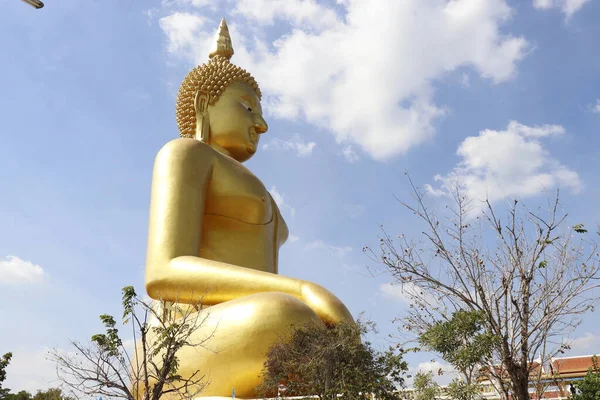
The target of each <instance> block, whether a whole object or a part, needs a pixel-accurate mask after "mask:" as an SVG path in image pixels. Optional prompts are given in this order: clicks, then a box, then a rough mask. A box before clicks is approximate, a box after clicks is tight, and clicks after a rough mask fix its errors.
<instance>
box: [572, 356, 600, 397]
mask: <svg viewBox="0 0 600 400" xmlns="http://www.w3.org/2000/svg"><path fill="white" fill-rule="evenodd" d="M592 362H593V367H592V368H590V369H589V370H588V372H587V374H586V376H585V377H584V378H583V380H582V381H579V382H577V383H575V387H576V388H577V389H578V394H576V395H575V396H573V400H598V399H600V368H599V367H598V359H597V357H596V356H593V357H592Z"/></svg>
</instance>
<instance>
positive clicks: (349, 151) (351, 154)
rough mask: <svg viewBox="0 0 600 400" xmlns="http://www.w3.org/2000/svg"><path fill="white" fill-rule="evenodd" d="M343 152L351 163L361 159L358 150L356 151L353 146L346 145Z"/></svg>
mask: <svg viewBox="0 0 600 400" xmlns="http://www.w3.org/2000/svg"><path fill="white" fill-rule="evenodd" d="M342 154H343V155H344V158H345V159H346V161H348V162H349V163H355V162H357V161H358V160H360V156H359V155H358V154H357V153H356V151H354V149H353V148H352V146H346V147H344V149H343V150H342Z"/></svg>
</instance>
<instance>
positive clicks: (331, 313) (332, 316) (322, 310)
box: [302, 282, 354, 325]
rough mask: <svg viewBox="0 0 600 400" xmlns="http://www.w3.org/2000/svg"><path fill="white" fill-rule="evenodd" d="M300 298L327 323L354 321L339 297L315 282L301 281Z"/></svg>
mask: <svg viewBox="0 0 600 400" xmlns="http://www.w3.org/2000/svg"><path fill="white" fill-rule="evenodd" d="M302 300H303V301H304V302H305V303H306V304H307V305H308V306H309V307H310V308H312V310H313V311H314V312H315V313H316V314H317V315H318V316H319V317H320V318H321V319H322V320H323V322H325V323H326V324H328V325H335V324H337V323H339V322H342V321H346V322H352V321H354V319H353V318H352V314H350V311H348V309H347V308H346V306H345V305H344V303H342V302H341V300H340V299H338V298H337V297H335V295H334V294H333V293H331V292H330V291H329V290H327V289H325V288H324V287H322V286H319V285H317V284H315V283H312V282H303V283H302Z"/></svg>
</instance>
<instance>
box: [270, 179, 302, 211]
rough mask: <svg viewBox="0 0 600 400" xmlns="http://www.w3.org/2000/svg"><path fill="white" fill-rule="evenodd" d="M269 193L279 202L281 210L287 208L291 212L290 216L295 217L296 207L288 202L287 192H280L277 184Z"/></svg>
mask: <svg viewBox="0 0 600 400" xmlns="http://www.w3.org/2000/svg"><path fill="white" fill-rule="evenodd" d="M269 193H271V196H272V197H273V200H274V201H275V203H277V206H278V207H279V209H280V210H281V212H283V211H284V210H287V211H288V212H289V213H290V216H292V217H294V216H295V215H296V209H295V208H294V207H292V206H290V205H289V204H287V201H286V195H285V194H283V193H279V192H278V191H277V188H276V187H275V186H273V187H271V189H270V190H269Z"/></svg>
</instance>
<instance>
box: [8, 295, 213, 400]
mask: <svg viewBox="0 0 600 400" xmlns="http://www.w3.org/2000/svg"><path fill="white" fill-rule="evenodd" d="M122 305H123V318H122V323H123V324H124V325H129V326H130V327H131V329H132V333H133V342H134V348H133V349H131V350H130V349H128V348H127V347H126V346H124V344H123V340H122V338H121V334H120V332H119V330H118V329H117V321H116V320H115V318H114V317H113V316H111V315H107V314H103V315H101V316H100V321H101V322H102V324H103V325H104V328H105V329H104V332H103V333H98V334H95V335H93V336H92V339H91V341H92V344H91V345H85V344H81V343H79V342H71V343H72V345H73V347H74V348H75V351H71V352H69V353H66V352H64V351H60V350H56V349H55V350H52V351H50V353H49V356H50V359H51V360H53V361H55V362H56V363H57V373H58V378H59V380H61V381H62V382H63V383H64V385H65V386H66V387H68V388H70V389H71V390H73V392H74V393H76V394H77V395H78V396H79V395H81V396H82V397H98V396H102V397H106V398H117V397H118V398H124V399H128V400H160V399H161V398H162V397H164V396H165V395H166V394H167V393H168V394H169V395H174V394H175V393H176V394H177V395H179V396H181V397H182V398H194V397H196V395H197V394H198V393H199V392H200V391H201V390H202V389H203V388H204V386H205V385H206V383H205V381H204V375H203V374H201V373H200V371H195V372H194V373H193V374H192V375H191V377H189V378H183V377H182V376H181V375H179V374H177V369H178V367H179V358H178V356H177V355H178V351H179V350H180V349H181V348H182V347H184V346H190V347H193V346H201V345H202V344H203V343H204V341H206V340H208V339H209V338H210V337H209V336H207V337H206V338H205V339H203V340H197V341H196V342H194V343H191V339H190V337H191V336H192V334H193V333H194V332H195V331H196V330H197V329H198V328H199V327H200V326H201V324H202V323H203V321H204V319H203V318H206V317H205V316H204V317H199V316H200V315H201V314H200V313H198V312H196V309H195V308H193V307H187V308H186V307H184V308H182V309H179V310H175V308H173V309H171V310H170V311H168V312H164V311H165V309H164V308H163V306H159V305H158V304H156V303H154V302H152V301H150V302H145V301H143V300H141V299H140V298H139V297H138V296H137V293H136V292H135V290H134V288H133V287H132V286H126V287H124V288H123V289H122ZM173 307H176V306H173ZM150 319H152V321H153V325H152V327H150V324H149V323H148V321H149V320H150ZM43 394H44V396H45V397H42V398H39V399H35V398H34V399H33V400H55V399H56V398H57V396H60V393H57V392H51V393H43ZM36 396H37V395H36ZM52 396H54V397H52ZM63 397H64V396H63ZM0 400H2V399H0Z"/></svg>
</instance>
